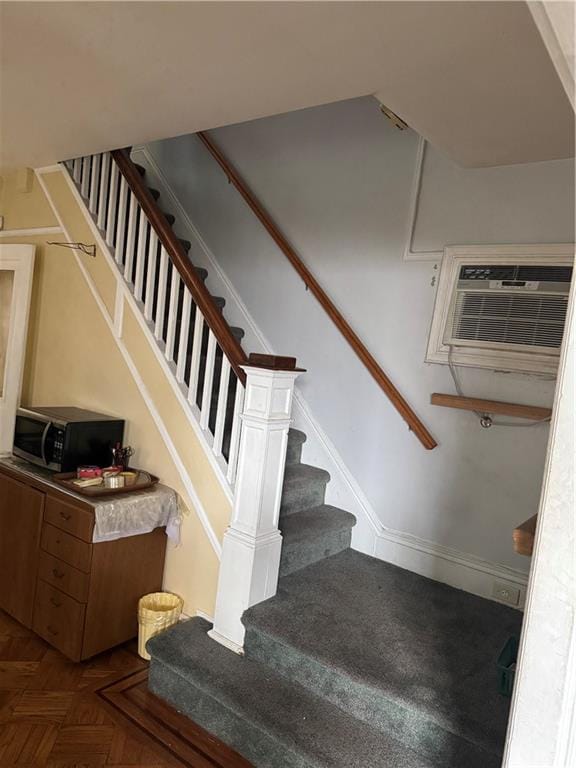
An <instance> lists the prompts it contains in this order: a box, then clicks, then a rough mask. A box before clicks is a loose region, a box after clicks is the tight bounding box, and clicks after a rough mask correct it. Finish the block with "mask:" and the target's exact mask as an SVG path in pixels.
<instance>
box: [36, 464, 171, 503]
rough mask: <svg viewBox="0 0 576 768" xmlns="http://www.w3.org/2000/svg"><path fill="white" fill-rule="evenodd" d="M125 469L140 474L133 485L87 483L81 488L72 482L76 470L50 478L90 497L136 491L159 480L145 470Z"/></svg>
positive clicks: (74, 478)
mask: <svg viewBox="0 0 576 768" xmlns="http://www.w3.org/2000/svg"><path fill="white" fill-rule="evenodd" d="M126 471H127V472H138V473H139V474H140V476H139V477H137V478H136V482H135V483H134V484H133V485H124V486H122V488H105V487H104V486H103V485H89V486H87V487H86V488H81V487H80V486H78V485H75V484H74V483H73V482H72V481H73V480H76V479H77V478H76V472H59V473H56V474H54V475H52V477H51V480H53V481H54V482H55V483H58V485H62V486H64V488H67V489H68V490H69V491H73V492H74V493H79V494H80V495H81V496H88V497H91V498H93V497H95V496H116V495H117V494H119V493H138V491H145V490H146V489H147V488H152V486H153V485H156V483H157V482H159V478H157V477H156V475H153V474H151V473H150V472H146V470H143V469H136V468H135V467H129V468H128V469H127V470H126ZM142 473H145V475H146V477H142ZM141 478H142V479H141Z"/></svg>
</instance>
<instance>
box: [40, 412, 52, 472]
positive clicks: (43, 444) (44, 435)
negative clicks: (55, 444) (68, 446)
mask: <svg viewBox="0 0 576 768" xmlns="http://www.w3.org/2000/svg"><path fill="white" fill-rule="evenodd" d="M51 426H52V422H51V421H49V422H48V424H46V426H45V427H44V432H43V433H42V442H41V443H40V453H41V455H42V461H43V462H44V464H46V466H48V461H47V459H46V438H47V437H48V430H49V429H50V427H51Z"/></svg>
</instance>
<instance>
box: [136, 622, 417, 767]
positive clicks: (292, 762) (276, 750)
mask: <svg viewBox="0 0 576 768" xmlns="http://www.w3.org/2000/svg"><path fill="white" fill-rule="evenodd" d="M209 627H210V625H209V624H208V623H207V622H205V621H204V620H202V619H199V618H196V619H190V620H189V621H186V622H182V623H181V624H179V625H177V626H176V627H173V628H172V629H170V630H167V631H166V632H164V633H162V634H161V635H158V636H156V637H155V638H153V639H152V640H150V641H149V643H148V650H149V651H150V653H151V655H152V663H151V668H150V689H151V690H152V692H154V693H156V694H157V695H160V696H161V697H163V698H166V699H168V700H169V701H170V702H171V703H172V704H173V705H176V707H177V708H178V709H181V710H183V711H184V712H185V713H186V714H188V715H189V716H190V717H192V718H193V719H195V720H196V722H198V723H199V725H201V726H202V727H204V728H206V729H207V730H208V731H210V732H212V733H214V735H216V736H218V737H220V738H222V737H224V739H225V740H226V742H227V743H228V744H230V746H232V747H233V748H235V749H237V750H238V751H239V752H240V753H241V754H244V755H245V756H246V757H247V758H248V759H249V760H253V761H254V765H255V766H257V768H281V767H282V768H326V767H327V766H331V768H332V767H334V768H380V766H382V758H383V757H386V758H387V759H389V760H390V762H389V763H388V764H389V765H394V766H395V767H396V766H397V767H398V768H429V766H430V763H429V762H425V761H423V760H422V758H421V756H418V755H417V754H416V753H415V752H414V751H413V750H411V749H410V748H409V747H407V746H406V745H405V744H402V743H401V742H399V741H398V740H397V739H396V738H395V737H394V736H392V735H389V734H384V733H382V732H379V731H377V730H376V729H373V728H371V727H370V726H369V725H367V724H366V723H362V722H361V721H359V720H355V719H354V718H349V717H348V716H347V715H346V714H345V713H343V712H342V711H341V710H340V709H339V708H338V707H335V706H334V705H333V704H331V703H330V702H328V701H326V700H325V699H323V698H321V697H318V696H316V695H315V694H314V693H312V692H310V691H309V690H306V689H305V688H303V687H302V686H301V685H299V684H298V683H294V682H292V681H289V680H286V679H285V678H284V677H283V676H281V675H278V673H276V672H274V671H273V670H271V669H270V668H268V667H267V666H265V665H262V664H260V663H258V662H256V661H252V660H250V659H246V658H243V657H241V656H237V655H236V654H234V653H233V652H231V651H229V650H228V649H226V648H224V647H222V646H220V645H218V643H216V642H215V641H213V640H211V639H210V638H208V637H207V635H206V630H207V629H208V628H209ZM197 692H200V693H201V696H198V693H197ZM204 699H209V700H210V701H211V702H215V703H216V704H217V705H218V707H217V708H216V709H217V711H215V710H214V707H211V708H210V707H209V706H207V705H206V702H205V701H204ZM229 716H230V717H232V716H233V717H234V718H236V719H237V720H238V721H239V725H240V726H241V725H242V724H244V727H235V728H234V727H232V731H233V733H232V734H231V733H230V728H231V726H230V717H229ZM259 735H260V737H261V738H263V739H264V743H263V744H262V743H260V744H254V743H253V741H254V738H255V737H256V738H259ZM262 749H263V750H264V752H262Z"/></svg>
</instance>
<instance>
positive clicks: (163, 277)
mask: <svg viewBox="0 0 576 768" xmlns="http://www.w3.org/2000/svg"><path fill="white" fill-rule="evenodd" d="M167 279H168V254H167V253H166V249H165V248H164V246H162V248H161V249H160V274H159V275H158V301H157V302H156V322H155V324H154V336H155V337H156V338H157V339H158V341H160V340H161V339H162V334H163V332H164V310H165V309H166V288H167Z"/></svg>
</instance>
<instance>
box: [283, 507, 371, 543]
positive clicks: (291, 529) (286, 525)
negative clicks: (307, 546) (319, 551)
mask: <svg viewBox="0 0 576 768" xmlns="http://www.w3.org/2000/svg"><path fill="white" fill-rule="evenodd" d="M355 525H356V518H355V517H354V515H352V514H350V512H346V511H345V510H343V509H338V507H332V506H330V505H329V504H321V505H320V506H318V507H312V509H306V510H304V511H303V512H295V513H294V514H293V515H287V516H286V517H283V518H282V519H281V520H280V530H281V531H282V538H283V539H284V542H283V545H284V546H286V545H287V544H292V543H293V542H301V541H308V540H309V539H310V538H312V537H315V536H321V535H323V534H326V533H329V532H332V531H350V530H352V528H353V527H354V526H355Z"/></svg>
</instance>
